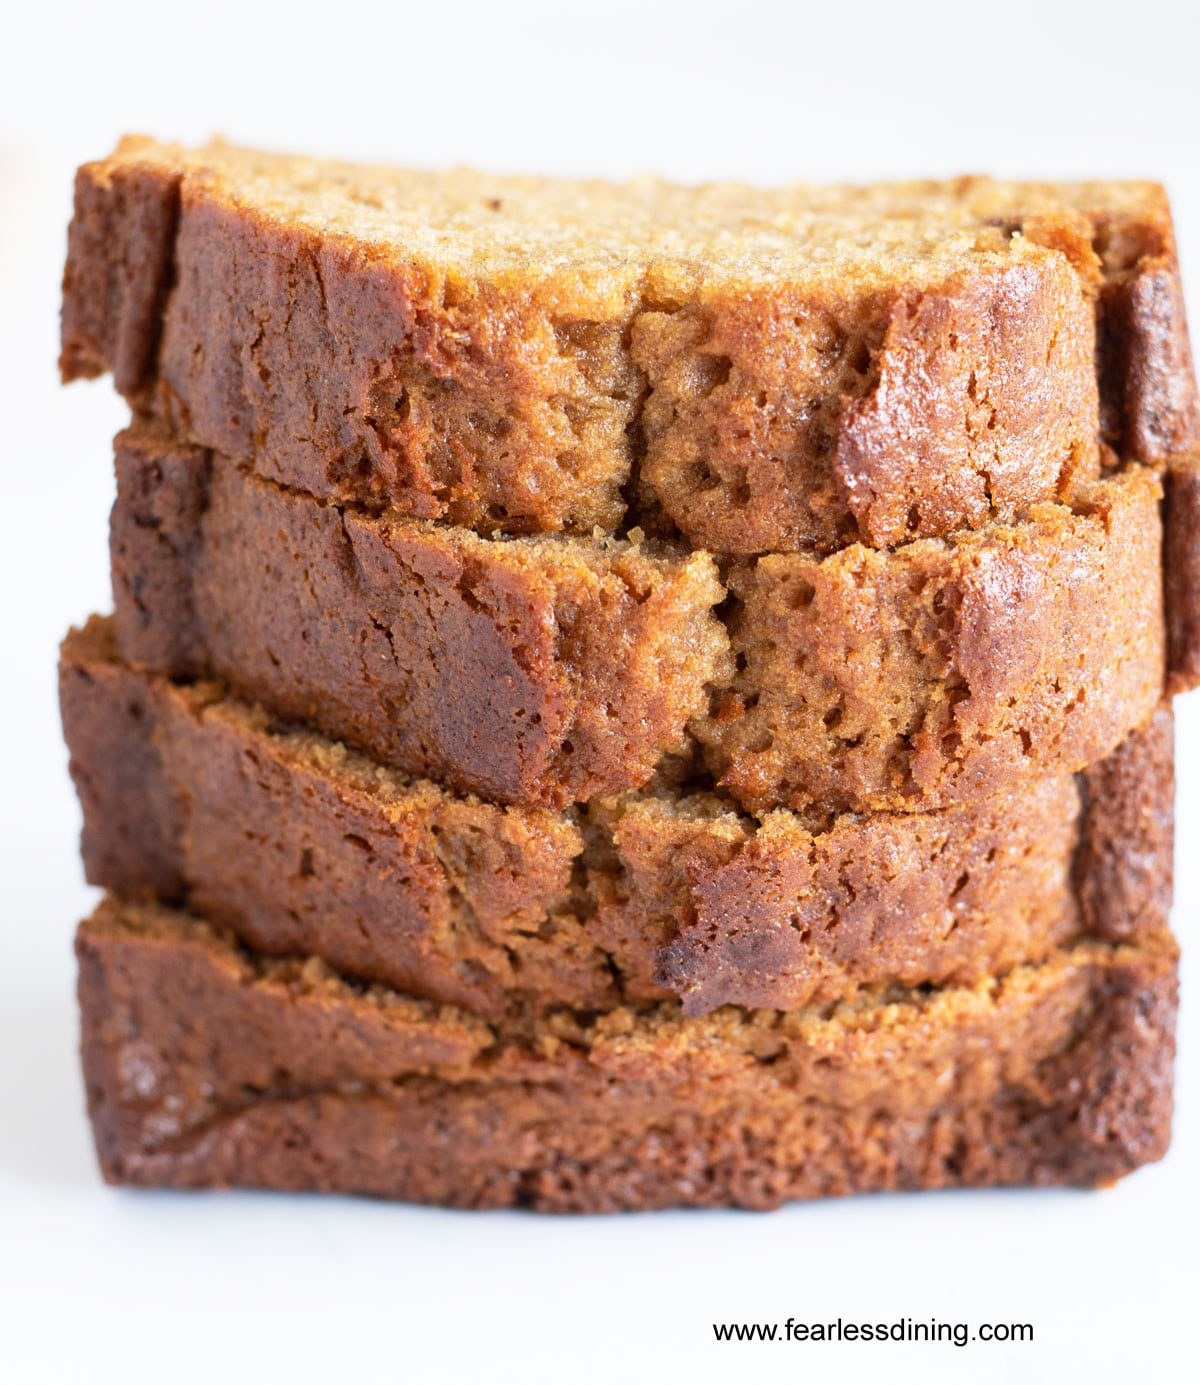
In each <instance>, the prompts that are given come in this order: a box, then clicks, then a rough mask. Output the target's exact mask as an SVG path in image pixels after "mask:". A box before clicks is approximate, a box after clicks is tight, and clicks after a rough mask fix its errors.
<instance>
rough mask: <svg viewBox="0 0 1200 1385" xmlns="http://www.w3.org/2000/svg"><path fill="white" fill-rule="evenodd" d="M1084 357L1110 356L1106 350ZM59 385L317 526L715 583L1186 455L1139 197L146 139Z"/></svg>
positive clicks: (985, 184) (67, 311)
mask: <svg viewBox="0 0 1200 1385" xmlns="http://www.w3.org/2000/svg"><path fill="white" fill-rule="evenodd" d="M1097 332H1099V337H1098V336H1097ZM62 369H63V374H64V376H65V377H66V378H67V379H71V378H75V377H77V376H90V375H95V374H98V373H100V372H102V371H104V370H111V371H113V373H114V374H115V377H116V382H117V385H118V387H119V388H120V389H121V391H122V392H123V393H124V394H126V395H127V396H128V397H129V399H130V400H131V402H132V403H133V404H134V406H135V407H136V408H138V409H139V410H142V411H148V412H153V413H156V414H158V415H159V416H160V417H162V418H164V419H165V420H166V421H167V422H168V423H169V424H170V425H171V426H172V427H173V428H175V429H176V430H177V431H178V432H180V433H182V434H184V435H186V436H187V437H188V438H190V439H192V440H194V441H196V442H199V443H201V444H203V445H205V446H207V447H212V448H215V449H218V450H220V451H222V452H224V453H226V454H228V455H230V456H233V457H235V458H237V459H239V460H242V461H246V462H250V463H251V464H252V465H253V466H254V467H255V469H256V470H257V471H259V473H260V474H262V475H263V476H265V477H267V478H269V479H271V480H274V481H277V482H280V483H282V484H284V485H286V486H290V487H295V488H297V489H301V490H304V491H307V492H310V493H312V494H314V495H317V496H319V497H322V498H326V499H333V500H336V501H352V502H359V503H365V504H368V505H371V506H373V507H380V508H383V507H390V508H395V509H397V510H399V511H401V512H403V513H406V514H409V515H412V516H415V517H418V518H426V519H446V520H448V521H450V522H452V523H455V524H460V525H466V526H469V527H473V528H475V529H477V530H479V531H480V532H483V533H488V534H490V533H499V532H504V533H537V532H549V531H555V530H565V531H568V532H577V533H590V532H591V531H592V530H593V529H595V528H597V527H598V528H600V529H601V530H603V531H606V532H613V531H620V530H622V529H624V528H629V527H633V526H635V525H637V526H641V527H642V528H644V529H646V530H653V531H656V532H658V533H660V534H663V535H664V536H671V537H679V536H682V537H683V538H685V539H687V540H688V541H689V542H691V543H693V544H695V545H697V546H702V547H705V548H710V549H713V550H716V551H720V552H728V553H742V554H750V553H759V552H771V551H781V550H789V551H790V550H801V549H813V550H816V551H819V552H828V551H831V550H833V549H836V548H839V547H841V546H843V545H844V544H845V543H848V542H851V541H854V540H858V541H861V542H865V543H867V544H870V545H873V546H879V547H889V546H893V545H895V544H898V543H901V542H905V541H908V540H911V539H914V538H919V537H932V536H940V535H944V534H946V533H949V532H952V531H954V530H957V529H961V528H963V527H974V526H978V525H979V524H981V523H983V522H985V521H987V520H993V519H1001V520H1007V519H1009V518H1012V517H1014V516H1016V515H1018V514H1019V513H1020V512H1022V511H1023V510H1025V509H1026V508H1028V507H1029V506H1030V505H1033V504H1036V503H1039V502H1041V501H1045V500H1050V499H1055V498H1059V497H1061V496H1063V495H1065V494H1067V493H1068V492H1069V491H1070V489H1071V488H1072V486H1073V485H1074V483H1075V482H1076V481H1078V480H1082V479H1087V478H1090V477H1092V476H1094V475H1095V474H1096V472H1097V470H1098V467H1099V458H1100V449H1099V447H1098V440H1099V439H1100V438H1101V437H1103V438H1104V440H1106V441H1108V442H1111V443H1112V444H1113V445H1115V446H1117V447H1119V449H1120V450H1121V451H1122V452H1123V453H1124V454H1125V455H1127V456H1130V457H1133V458H1135V459H1138V460H1143V461H1150V462H1156V461H1160V460H1162V459H1163V458H1164V457H1167V456H1169V455H1171V454H1173V453H1175V452H1179V451H1183V450H1186V447H1187V445H1188V443H1189V442H1190V441H1191V440H1193V439H1194V437H1195V430H1196V406H1195V390H1194V382H1193V378H1192V370H1191V362H1190V358H1189V356H1188V349H1187V337H1186V330H1185V327H1184V320H1183V308H1182V297H1181V295H1180V293H1179V284H1178V273H1177V268H1176V261H1175V247H1174V239H1173V233H1172V230H1171V222H1170V215H1169V211H1168V208H1167V204H1166V199H1165V196H1164V195H1163V193H1162V190H1161V189H1160V188H1158V187H1157V186H1155V185H1151V184H1134V183H1131V184H1080V185H1069V186H1063V187H1057V186H1051V185H1021V184H998V183H992V182H989V181H987V180H983V179H964V180H959V181H957V182H953V183H913V184H896V185H889V186H878V187H873V188H846V187H828V188H814V187H789V188H782V189H775V190H760V189H752V188H748V187H745V186H742V185H737V184H713V185H708V186H704V187H695V188H688V187H681V186H676V185H673V184H670V183H666V182H662V181H659V180H650V179H647V180H641V181H637V182H632V183H627V184H610V183H601V182H570V181H555V180H547V179H529V178H516V177H500V176H494V175H490V174H482V173H473V172H467V171H462V170H459V171H455V172H449V173H422V172H412V171H400V170H395V169H385V168H362V167H356V166H352V165H348V164H340V163H332V162H325V161H318V160H312V159H303V158H290V157H284V156H273V155H265V154H258V153H253V152H250V151H245V150H240V149H236V148H232V147H229V146H226V145H223V144H212V145H209V146H207V147H205V148H202V149H198V150H194V151H189V150H184V149H181V148H179V147H177V146H171V145H162V144H158V143H156V142H154V141H151V140H149V139H145V138H140V137H133V138H129V139H126V140H124V141H122V143H121V145H120V146H119V148H118V149H117V151H116V152H115V154H113V155H112V157H110V158H109V159H107V160H104V161H102V162H100V163H96V164H90V165H87V166H85V167H84V168H83V169H81V170H80V173H79V176H78V181H77V186H76V207H75V217H74V220H73V223H72V228H71V234H70V247H69V255H68V263H67V270H66V276H65V281H64V308H63V354H62Z"/></svg>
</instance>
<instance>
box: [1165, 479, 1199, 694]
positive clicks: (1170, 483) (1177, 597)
mask: <svg viewBox="0 0 1200 1385" xmlns="http://www.w3.org/2000/svg"><path fill="white" fill-rule="evenodd" d="M1165 489H1166V496H1165V500H1164V504H1163V597H1164V604H1165V606H1166V614H1167V689H1168V691H1169V692H1171V693H1181V692H1187V691H1188V690H1189V689H1190V688H1194V687H1196V686H1197V685H1198V684H1200V452H1193V453H1190V454H1188V455H1186V456H1182V457H1178V458H1175V459H1174V460H1173V462H1172V464H1171V465H1170V466H1168V468H1167V474H1166V478H1165Z"/></svg>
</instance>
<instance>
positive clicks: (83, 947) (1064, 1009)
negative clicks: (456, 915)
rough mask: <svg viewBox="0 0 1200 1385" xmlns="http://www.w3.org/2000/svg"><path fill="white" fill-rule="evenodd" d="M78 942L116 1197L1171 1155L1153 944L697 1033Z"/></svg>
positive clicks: (1104, 1175) (671, 1184)
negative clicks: (159, 1190)
mask: <svg viewBox="0 0 1200 1385" xmlns="http://www.w3.org/2000/svg"><path fill="white" fill-rule="evenodd" d="M76 946H77V952H78V956H79V963H80V981H79V994H80V1004H81V1008H82V1014H83V1059H84V1069H85V1075H86V1080H87V1089H88V1103H89V1110H90V1113H91V1117H92V1122H93V1126H94V1129H95V1134H96V1142H97V1147H98V1150H99V1155H100V1162H101V1166H102V1169H103V1172H104V1175H105V1177H106V1178H107V1179H108V1180H109V1181H110V1182H113V1183H131V1184H138V1185H143V1186H145V1185H161V1186H170V1187H208V1186H230V1185H244V1186H254V1187H262V1188H279V1189H293V1190H296V1189H320V1190H325V1191H339V1192H352V1193H365V1194H372V1195H377V1196H383V1197H394V1198H400V1199H404V1200H408V1201H414V1202H429V1203H443V1204H448V1205H453V1206H461V1207H501V1206H525V1207H532V1208H536V1209H539V1210H545V1211H611V1210H618V1209H634V1208H646V1207H665V1206H676V1205H726V1204H735V1205H740V1206H744V1207H757V1208H766V1207H772V1206H776V1205H778V1204H779V1203H780V1202H783V1201H786V1200H788V1199H792V1198H810V1197H820V1196H827V1195H834V1194H843V1193H851V1192H858V1191H868V1190H879V1189H899V1188H940V1187H949V1186H955V1185H961V1186H984V1185H1001V1184H1062V1183H1071V1184H1083V1185H1091V1184H1103V1183H1107V1182H1111V1181H1112V1180H1114V1179H1116V1178H1119V1177H1121V1176H1122V1175H1123V1174H1126V1173H1128V1172H1130V1171H1131V1170H1132V1169H1134V1168H1136V1167H1137V1166H1138V1165H1140V1164H1144V1163H1147V1162H1150V1161H1152V1160H1154V1159H1157V1158H1159V1157H1161V1155H1162V1154H1163V1153H1164V1151H1165V1150H1166V1147H1167V1143H1168V1140H1169V1134H1170V1118H1171V1070H1172V1061H1173V1052H1174V1042H1173V1031H1174V1017H1175V1001H1176V951H1175V947H1174V943H1173V942H1172V941H1171V939H1170V938H1169V937H1167V936H1161V937H1159V938H1158V939H1156V940H1154V939H1152V940H1151V941H1148V942H1146V943H1143V944H1141V945H1139V946H1136V947H1131V946H1120V945H1112V944H1107V943H1100V942H1084V943H1081V944H1078V945H1076V946H1074V947H1070V948H1063V949H1060V950H1058V951H1056V952H1055V953H1053V954H1052V955H1051V957H1050V958H1049V959H1048V960H1046V961H1045V962H1043V963H1040V964H1038V965H1036V966H1027V967H1018V968H1015V969H1014V970H1012V971H1010V972H1008V973H1007V974H1006V975H1004V976H1003V977H999V978H992V979H989V980H987V981H984V982H980V983H979V984H977V985H974V986H969V987H943V988H940V989H928V988H918V989H915V990H903V989H892V990H887V991H884V992H880V993H876V994H874V995H871V996H862V997H859V998H858V999H857V1000H855V1001H854V1002H851V1003H842V1004H838V1005H833V1006H827V1007H820V1008H817V1007H811V1008H809V1009H805V1010H799V1011H794V1012H791V1013H785V1012H781V1011H775V1010H748V1009H741V1008H734V1007H728V1006H727V1007H724V1008H722V1009H720V1010H717V1011H714V1012H713V1013H711V1014H709V1015H705V1016H703V1017H698V1018H690V1019H689V1018H685V1017H683V1016H682V1014H681V1011H680V1008H679V1006H678V1004H677V1003H674V1002H665V1003H662V1004H659V1005H654V1006H647V1007H643V1008H638V1009H630V1008H626V1009H619V1010H615V1011H611V1012H608V1013H605V1014H602V1015H593V1014H590V1013H580V1012H577V1011H568V1010H559V1011H546V1010H540V1011H532V1010H531V1011H530V1012H528V1014H526V1015H523V1016H522V1015H518V1016H514V1017H512V1018H509V1019H506V1020H505V1021H504V1022H503V1023H500V1024H489V1023H488V1022H486V1021H485V1020H483V1019H481V1018H480V1017H478V1016H476V1015H471V1014H468V1013H466V1012H464V1011H461V1010H457V1009H453V1008H450V1007H446V1006H439V1005H436V1004H434V1003H432V1002H428V1001H423V1000H417V999H414V998H412V997H409V996H406V995H404V994H402V993H400V992H397V991H394V990H390V989H387V988H385V987H381V986H369V985H362V984H353V983H349V982H347V981H344V980H342V979H340V978H339V977H337V976H336V975H335V974H333V973H332V972H330V971H329V969H328V968H327V967H326V966H324V964H322V963H321V962H319V961H316V960H315V959H312V958H307V959H306V958H283V959H281V958H267V957H263V956H261V955H258V954H254V953H251V952H248V951H247V950H245V949H243V948H241V947H239V946H238V945H237V944H236V943H235V942H233V941H232V939H231V938H230V937H228V936H226V935H224V934H221V933H218V932H217V931H215V930H213V929H212V928H210V927H209V926H208V925H207V924H205V923H203V922H201V921H200V920H199V919H197V918H195V917H193V916H191V915H186V914H181V913H176V912H174V911H171V910H168V909H165V908H162V907H160V906H156V905H147V904H140V903H139V904H125V903H121V902H119V901H117V900H115V899H109V900H107V901H105V902H104V903H103V904H102V905H101V906H100V907H99V909H98V910H97V912H96V913H95V914H94V915H93V916H92V918H90V919H89V920H87V921H86V922H85V923H83V924H82V925H81V926H80V930H79V934H78V938H77V944H76Z"/></svg>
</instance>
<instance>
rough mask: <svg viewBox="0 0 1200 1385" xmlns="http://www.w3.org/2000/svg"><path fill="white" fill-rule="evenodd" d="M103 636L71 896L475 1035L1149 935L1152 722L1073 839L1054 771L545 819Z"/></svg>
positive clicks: (67, 682) (1068, 791)
mask: <svg viewBox="0 0 1200 1385" xmlns="http://www.w3.org/2000/svg"><path fill="white" fill-rule="evenodd" d="M111 636H112V632H111V627H110V625H109V624H108V623H107V622H101V621H93V622H92V623H91V624H90V625H89V627H88V628H87V630H85V631H81V632H75V633H73V634H72V635H71V636H70V637H69V638H68V640H67V642H66V644H65V646H64V651H63V661H62V665H61V669H60V687H61V693H62V711H63V723H64V728H65V731H66V735H67V742H68V745H69V747H70V749H71V771H72V774H73V776H74V778H75V781H76V784H77V785H78V788H79V793H80V799H81V801H82V803H83V808H84V833H83V855H84V862H85V865H86V867H87V873H88V878H89V880H90V881H91V882H92V883H94V884H98V885H103V886H105V887H106V888H108V889H112V890H116V891H117V892H118V893H120V894H123V895H126V896H132V895H135V894H137V895H142V894H147V893H149V894H152V895H156V896H158V897H159V898H163V899H167V900H174V901H176V902H181V903H186V904H187V905H188V906H189V907H191V908H193V909H195V910H196V911H197V912H199V913H200V914H202V915H203V916H204V917H206V918H208V919H210V920H211V921H213V922H214V923H216V924H219V925H221V926H224V927H228V928H231V929H232V930H233V931H234V932H235V933H236V934H237V936H238V937H239V938H241V939H242V940H243V941H244V942H246V943H248V944H249V945H251V946H253V947H257V948H261V949H263V950H265V951H266V952H269V953H287V952H303V953H314V954H316V955H317V956H319V957H322V958H323V959H324V960H326V961H327V962H329V963H330V964H331V965H332V966H334V967H335V968H336V969H337V970H339V971H341V972H344V973H347V974H348V975H351V976H356V977H361V978H364V979H367V980H375V981H383V982H386V983H388V984H390V985H394V986H397V987H399V988H401V989H403V990H407V991H411V992H414V993H416V994H420V995H427V996H431V997H433V998H434V999H436V1000H439V1001H445V1002H449V1003H453V1004H457V1005H461V1006H463V1007H465V1008H467V1009H471V1010H475V1011H477V1012H479V1013H481V1014H484V1015H487V1016H489V1017H491V1018H496V1017H499V1016H501V1015H503V1014H504V1013H505V1012H506V1011H507V1010H508V1009H509V1008H511V1007H512V1006H513V1005H514V1004H522V1003H532V1004H536V1005H542V1006H545V1005H570V1006H572V1007H575V1008H581V1009H600V1008H604V1007H608V1006H612V1005H614V1004H616V1003H618V1002H619V1001H620V1000H622V999H624V1000H627V1001H647V1000H656V999H660V998H665V997H668V996H671V995H675V996H678V997H680V998H681V999H682V1002H683V1007H684V1011H685V1013H688V1014H701V1013H705V1012H707V1011H709V1010H712V1009H714V1008H715V1007H717V1006H719V1005H721V1004H724V1003H735V1004H740V1005H768V1006H771V1007H773V1008H779V1009H795V1008H797V1007H799V1006H803V1005H807V1004H811V1003H826V1002H828V1001H832V1000H837V999H843V998H845V997H847V996H849V995H852V994H854V993H856V992H857V991H858V990H859V989H861V988H863V987H867V988H870V987H879V986H881V985H887V984H891V983H893V982H899V983H902V984H905V985H922V984H926V983H929V982H936V983H944V982H948V981H953V982H957V983H963V982H975V981H978V980H980V979H981V978H982V977H984V976H986V975H987V974H989V973H991V972H997V971H1004V970H1007V969H1008V968H1010V967H1012V966H1014V965H1017V964H1019V963H1024V962H1029V961H1033V960H1036V959H1038V958H1040V957H1042V956H1045V955H1046V953H1047V952H1048V951H1049V950H1051V949H1052V948H1053V947H1054V946H1056V945H1057V944H1060V943H1062V942H1064V941H1066V940H1068V939H1070V938H1072V937H1073V936H1075V935H1076V934H1077V933H1079V932H1081V931H1084V932H1090V933H1092V934H1094V935H1095V936H1097V937H1113V936H1116V937H1118V938H1119V939H1134V938H1139V937H1148V936H1153V935H1154V934H1155V933H1161V932H1163V931H1165V929H1166V911H1167V908H1168V907H1169V904H1170V884H1171V875H1170V857H1171V844H1172V840H1171V830H1170V829H1171V817H1170V806H1171V791H1172V787H1173V785H1172V779H1171V766H1172V755H1171V740H1170V718H1169V714H1165V713H1164V714H1163V715H1162V716H1160V717H1159V718H1157V719H1156V720H1155V721H1154V722H1153V723H1152V726H1151V727H1150V728H1148V729H1147V731H1145V732H1139V733H1137V734H1135V736H1134V737H1131V738H1130V741H1129V742H1128V743H1127V744H1126V745H1125V746H1123V747H1122V748H1121V749H1120V750H1118V751H1117V752H1116V754H1115V755H1114V756H1113V757H1111V760H1110V762H1106V763H1104V764H1102V765H1100V766H1098V767H1097V768H1096V770H1094V771H1092V772H1090V773H1089V774H1088V775H1087V776H1084V778H1083V781H1082V787H1083V789H1084V801H1085V802H1086V805H1087V815H1086V817H1085V818H1084V819H1083V820H1082V821H1081V820H1080V817H1079V812H1080V794H1079V791H1078V790H1077V788H1076V786H1075V782H1074V780H1073V779H1072V778H1071V777H1070V776H1058V777H1057V778H1056V777H1049V776H1048V777H1045V778H1036V779H1034V780H1033V781H1031V782H1030V783H1028V784H1026V785H1024V786H1022V788H1021V789H1020V790H1019V791H1018V792H1016V793H1014V794H1013V795H1011V796H1006V797H1002V798H1000V799H998V800H993V801H989V802H987V803H985V804H983V805H980V806H978V807H976V808H973V809H947V810H944V811H942V812H939V813H931V814H907V815H891V814H878V815H875V816H873V817H870V818H856V817H847V818H842V819H835V820H834V821H833V822H832V823H830V824H829V825H828V826H826V827H825V828H824V830H821V829H819V828H814V830H809V828H807V827H806V826H805V825H804V823H803V822H802V821H801V820H800V819H798V818H797V817H796V816H795V815H794V814H791V813H788V812H773V813H770V814H768V815H767V816H766V817H765V819H764V820H763V822H762V824H761V825H758V824H755V823H753V822H752V821H749V820H747V819H745V818H743V817H740V816H739V815H738V814H736V813H735V812H733V811H732V810H731V809H730V807H729V805H727V804H722V803H719V802H717V801H715V800H713V799H711V798H705V797H703V796H691V797H689V796H681V795H679V794H677V793H670V792H663V793H661V794H658V795H649V794H643V795H627V796H625V797H622V798H618V799H612V800H605V801H602V802H596V803H593V804H592V805H591V807H590V809H589V810H588V811H586V812H571V813H556V812H549V811H546V810H544V809H522V808H507V809H505V808H499V807H496V806H494V805H491V804H487V803H482V802H480V801H479V800H477V799H473V798H469V797H462V796H460V795H455V794H452V793H449V792H447V791H445V790H442V789H439V788H437V787H436V786H435V785H433V784H430V783H428V782H427V781H419V780H418V781H413V780H407V779H405V778H404V777H403V776H399V775H396V774H391V773H389V772H387V771H386V770H384V769H382V768H381V767H380V766H378V765H377V764H374V763H373V762H370V761H367V760H365V759H364V758H363V757H360V756H355V755H353V754H351V753H349V752H347V751H346V750H344V749H343V748H342V747H341V746H338V745H336V744H332V743H330V742H328V741H324V740H322V739H321V738H320V737H318V736H315V735H313V734H311V733H308V732H302V731H297V730H289V729H287V728H283V727H273V726H272V725H271V724H270V722H269V721H268V719H267V718H266V717H265V715H263V714H261V713H256V712H254V711H252V710H251V709H250V708H248V707H245V706H244V705H241V704H238V703H237V702H235V701H233V700H231V699H230V698H228V697H227V696H225V695H223V694H222V692H221V690H220V689H219V688H217V687H216V686H214V685H193V686H190V687H180V686H177V685H172V684H168V683H166V682H165V681H163V680H162V679H159V678H154V677H150V676H148V675H146V674H144V673H137V672H135V671H133V670H131V669H130V668H129V667H128V666H126V665H123V664H121V663H120V661H119V659H118V658H117V657H116V654H115V650H114V649H113V647H112V638H111ZM1077 901H1079V902H1077ZM1081 905H1082V908H1083V915H1082V917H1081V912H1080V908H1081ZM1114 930H1117V931H1116V933H1115V934H1114Z"/></svg>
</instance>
